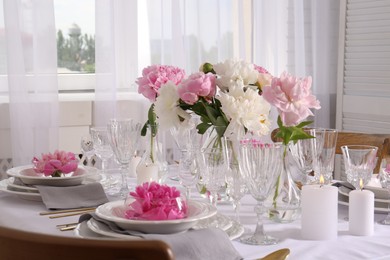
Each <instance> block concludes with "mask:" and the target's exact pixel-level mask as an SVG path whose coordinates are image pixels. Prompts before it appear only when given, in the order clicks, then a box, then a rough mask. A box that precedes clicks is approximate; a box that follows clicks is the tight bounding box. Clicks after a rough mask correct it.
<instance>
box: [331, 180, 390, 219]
mask: <svg viewBox="0 0 390 260" xmlns="http://www.w3.org/2000/svg"><path fill="white" fill-rule="evenodd" d="M364 189H366V190H370V191H372V192H373V193H374V195H375V204H374V205H375V206H374V207H375V208H374V209H375V212H377V213H388V212H390V210H389V203H390V193H389V191H388V190H386V189H383V188H379V187H373V186H366V187H365V188H364ZM351 190H352V189H351V188H349V187H345V186H340V187H339V204H341V205H347V206H348V202H349V192H350V191H351Z"/></svg>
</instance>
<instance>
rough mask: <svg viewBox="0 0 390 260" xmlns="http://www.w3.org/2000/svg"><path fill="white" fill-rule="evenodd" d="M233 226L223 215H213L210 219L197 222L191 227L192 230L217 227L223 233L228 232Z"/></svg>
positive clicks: (229, 219) (230, 220)
mask: <svg viewBox="0 0 390 260" xmlns="http://www.w3.org/2000/svg"><path fill="white" fill-rule="evenodd" d="M232 225H233V220H232V219H231V218H229V217H227V216H225V215H223V214H219V213H217V214H215V215H214V216H212V217H211V218H208V219H203V220H199V221H198V223H196V224H195V226H193V227H192V228H193V229H202V228H209V227H210V226H212V227H218V228H220V229H222V230H223V231H226V230H228V229H229V228H231V227H232Z"/></svg>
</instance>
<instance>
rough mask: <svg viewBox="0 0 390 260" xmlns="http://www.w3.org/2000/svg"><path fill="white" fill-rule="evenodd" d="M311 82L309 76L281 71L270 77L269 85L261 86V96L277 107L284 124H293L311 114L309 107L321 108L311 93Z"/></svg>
mask: <svg viewBox="0 0 390 260" xmlns="http://www.w3.org/2000/svg"><path fill="white" fill-rule="evenodd" d="M311 83H312V79H311V77H306V78H303V79H301V78H297V77H294V76H292V75H290V74H288V73H286V72H283V73H282V75H281V76H280V78H277V77H275V78H273V79H272V82H271V86H264V87H263V97H264V98H265V100H267V101H268V102H269V103H270V104H271V105H274V106H275V107H276V108H277V109H278V112H279V115H280V118H281V120H282V121H283V124H284V125H285V126H295V125H297V124H298V123H300V122H301V121H303V120H304V119H306V118H307V117H308V116H311V115H313V113H312V112H311V110H310V109H311V108H314V109H320V108H321V106H320V102H319V101H318V100H317V99H316V97H315V96H314V95H312V93H311V89H310V88H311Z"/></svg>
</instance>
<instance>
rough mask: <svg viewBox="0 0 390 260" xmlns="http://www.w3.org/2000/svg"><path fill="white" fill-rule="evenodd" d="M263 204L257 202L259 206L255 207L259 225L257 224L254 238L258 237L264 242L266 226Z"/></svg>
mask: <svg viewBox="0 0 390 260" xmlns="http://www.w3.org/2000/svg"><path fill="white" fill-rule="evenodd" d="M263 208H264V207H263V202H262V201H257V205H256V206H255V212H256V214H257V224H256V230H255V233H254V234H253V236H254V237H256V238H257V239H259V240H262V239H263V237H264V236H265V234H264V225H263V220H262V214H263Z"/></svg>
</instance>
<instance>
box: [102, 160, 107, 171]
mask: <svg viewBox="0 0 390 260" xmlns="http://www.w3.org/2000/svg"><path fill="white" fill-rule="evenodd" d="M106 169H107V159H102V173H103V174H105V173H106Z"/></svg>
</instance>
